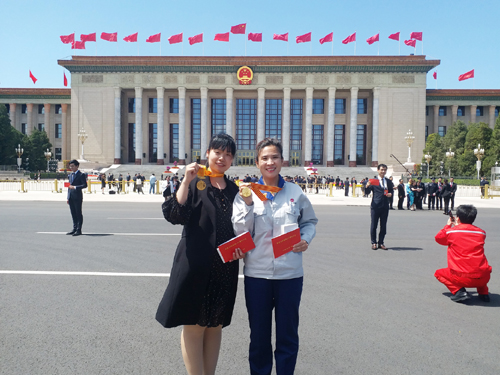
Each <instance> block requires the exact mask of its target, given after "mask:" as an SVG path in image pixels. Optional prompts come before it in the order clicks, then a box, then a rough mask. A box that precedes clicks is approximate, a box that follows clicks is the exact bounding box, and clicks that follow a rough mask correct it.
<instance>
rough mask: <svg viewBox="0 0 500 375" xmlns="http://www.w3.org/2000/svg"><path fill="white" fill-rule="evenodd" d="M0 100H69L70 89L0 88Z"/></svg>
mask: <svg viewBox="0 0 500 375" xmlns="http://www.w3.org/2000/svg"><path fill="white" fill-rule="evenodd" d="M0 99H71V89H42V88H40V89H38V88H36V89H35V88H32V89H25V88H21V89H16V88H0Z"/></svg>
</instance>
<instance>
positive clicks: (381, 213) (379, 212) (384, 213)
mask: <svg viewBox="0 0 500 375" xmlns="http://www.w3.org/2000/svg"><path fill="white" fill-rule="evenodd" d="M371 213H372V224H371V227H370V236H371V239H372V244H379V245H382V244H383V243H384V239H385V234H386V233H387V218H388V217H389V207H387V208H379V209H374V208H372V209H371ZM379 220H380V232H379V234H378V242H377V226H378V222H379Z"/></svg>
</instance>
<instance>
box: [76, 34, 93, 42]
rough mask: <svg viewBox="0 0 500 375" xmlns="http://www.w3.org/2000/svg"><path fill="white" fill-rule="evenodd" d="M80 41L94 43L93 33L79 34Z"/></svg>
mask: <svg viewBox="0 0 500 375" xmlns="http://www.w3.org/2000/svg"><path fill="white" fill-rule="evenodd" d="M80 40H81V41H82V42H95V41H96V40H95V33H92V34H81V35H80Z"/></svg>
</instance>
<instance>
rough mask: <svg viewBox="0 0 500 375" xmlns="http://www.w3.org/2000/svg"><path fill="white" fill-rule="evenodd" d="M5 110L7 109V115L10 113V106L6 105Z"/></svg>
mask: <svg viewBox="0 0 500 375" xmlns="http://www.w3.org/2000/svg"><path fill="white" fill-rule="evenodd" d="M5 108H6V109H7V113H10V104H5Z"/></svg>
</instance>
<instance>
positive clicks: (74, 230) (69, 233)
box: [66, 229, 76, 236]
mask: <svg viewBox="0 0 500 375" xmlns="http://www.w3.org/2000/svg"><path fill="white" fill-rule="evenodd" d="M75 233H76V229H73V230H72V231H71V232H68V233H66V235H68V236H71V235H73V234H75Z"/></svg>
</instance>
